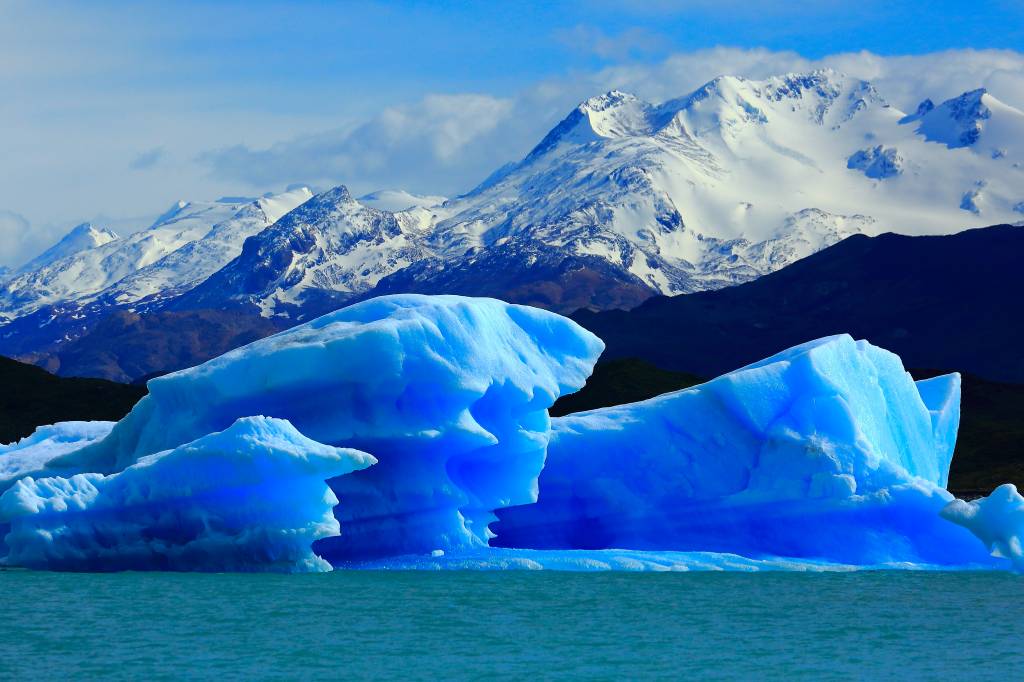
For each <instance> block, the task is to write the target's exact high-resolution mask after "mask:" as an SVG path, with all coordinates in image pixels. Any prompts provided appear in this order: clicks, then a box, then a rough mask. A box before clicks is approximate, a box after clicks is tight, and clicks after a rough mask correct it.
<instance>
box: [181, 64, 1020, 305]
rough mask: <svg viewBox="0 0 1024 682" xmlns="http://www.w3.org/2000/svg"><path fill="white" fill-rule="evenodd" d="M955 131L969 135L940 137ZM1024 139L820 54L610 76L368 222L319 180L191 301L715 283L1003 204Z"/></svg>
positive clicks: (541, 297)
mask: <svg viewBox="0 0 1024 682" xmlns="http://www.w3.org/2000/svg"><path fill="white" fill-rule="evenodd" d="M979 92H980V91H979ZM972 103H974V104H976V105H977V106H975V105H974V104H972ZM944 126H945V127H944ZM966 130H975V131H976V134H971V135H967V134H966V133H962V132H957V133H956V139H957V140H960V142H955V143H954V141H953V140H952V138H950V136H951V135H953V133H951V132H949V131H954V132H956V131H966ZM1022 136H1024V114H1022V113H1021V112H1019V111H1017V110H1015V109H1013V108H1011V107H1008V106H1006V105H1003V104H1001V103H999V102H998V101H997V100H996V99H995V98H994V97H992V96H991V95H989V94H987V93H985V94H982V95H978V93H977V92H975V93H967V94H965V95H962V96H961V97H959V98H955V99H953V100H949V101H948V102H945V103H943V104H942V105H940V106H938V107H935V106H931V107H930V108H928V107H925V106H924V105H922V107H921V108H919V110H918V112H917V113H915V114H912V115H907V114H904V113H903V112H901V111H898V110H897V109H895V108H894V107H892V106H890V105H889V104H888V103H886V102H885V100H884V99H883V98H882V96H881V95H880V94H879V93H878V92H877V91H876V90H875V89H874V88H873V87H872V86H871V85H870V84H869V83H867V82H865V81H861V80H858V79H854V78H850V77H847V76H843V75H841V74H838V73H835V72H832V71H817V72H813V73H811V74H804V75H788V76H782V77H778V78H771V79H768V80H765V81H750V80H745V79H742V78H732V77H722V78H718V79H715V80H714V81H711V82H710V83H708V84H706V85H705V86H703V87H702V88H700V89H698V90H697V91H695V92H693V93H690V94H689V95H686V96H684V97H681V98H679V99H676V100H672V101H669V102H666V103H663V104H660V105H654V104H651V103H648V102H644V101H642V100H640V99H639V98H637V97H635V96H632V95H629V94H627V93H622V92H618V91H612V92H609V93H607V94H605V95H601V96H599V97H595V98H592V99H590V100H587V101H586V102H584V103H582V104H581V105H580V106H579V107H577V108H576V109H575V110H573V111H572V112H571V113H570V114H569V115H568V116H567V117H566V118H565V119H564V120H563V121H562V122H561V123H559V124H558V125H557V126H556V127H555V128H554V129H552V130H551V132H550V133H549V134H548V135H547V136H546V137H545V138H544V139H543V140H542V141H541V142H540V143H539V144H538V145H537V146H536V147H535V148H534V149H533V150H532V151H531V152H530V153H529V154H528V155H527V156H526V157H525V158H524V159H523V160H521V161H520V162H518V163H515V164H511V165H508V166H506V167H503V168H502V169H500V170H499V171H497V172H496V173H495V174H493V175H492V176H491V177H490V178H488V179H487V180H486V181H485V182H483V183H482V184H481V185H479V186H478V187H477V188H475V189H474V190H472V191H471V192H469V193H467V194H465V195H462V196H459V197H455V198H453V199H450V200H447V201H445V202H443V203H439V204H435V205H431V206H426V207H425V206H424V205H419V206H413V207H411V208H409V209H407V210H404V211H399V212H397V213H395V214H394V215H395V222H394V223H389V225H390V226H391V227H389V228H387V229H385V230H384V231H383V232H381V231H380V230H381V229H382V228H379V227H375V228H370V229H369V231H367V227H366V225H369V224H374V225H377V224H379V225H383V222H381V221H383V220H384V219H383V218H380V217H376V218H373V217H371V216H374V215H376V214H373V213H372V210H373V209H372V203H373V202H371V201H370V200H369V199H366V198H364V199H362V200H360V201H358V202H356V201H354V200H353V199H352V197H351V196H350V195H349V194H348V192H347V191H345V190H344V188H336V189H335V190H332V191H331V192H329V193H325V194H324V195H321V196H320V197H319V198H318V203H317V206H318V207H319V208H318V211H320V212H321V213H322V214H323V215H324V216H326V217H325V219H324V220H322V221H319V222H318V221H317V220H316V219H313V220H311V219H309V218H308V217H303V218H301V220H302V221H303V225H304V226H305V227H304V230H305V233H304V237H301V238H299V237H287V238H286V237H284V236H283V233H284V232H288V231H294V229H295V226H294V225H292V226H287V227H281V228H280V229H277V227H276V226H275V229H272V230H269V231H267V232H266V233H263V234H261V235H258V236H257V237H256V240H257V241H260V242H262V243H261V244H259V245H255V244H254V245H253V247H252V250H251V253H250V254H248V255H247V256H246V257H245V259H243V260H245V262H244V263H243V262H239V263H235V264H232V265H231V266H230V269H231V270H232V271H233V272H232V274H231V276H230V278H229V277H218V278H217V279H216V280H215V282H216V283H214V281H211V282H210V283H208V285H207V287H208V288H209V289H210V290H211V291H213V292H214V293H215V296H214V298H213V299H210V298H208V297H204V298H203V300H204V301H208V302H211V304H213V305H217V306H219V307H223V305H224V302H223V301H221V300H218V299H233V300H235V301H244V302H245V303H246V304H253V305H255V306H256V307H258V308H259V309H260V310H261V311H263V313H264V314H271V315H277V314H281V315H287V316H292V317H294V316H295V315H296V314H298V313H297V312H296V310H297V308H302V307H303V306H304V305H307V306H309V311H308V312H307V315H308V314H310V313H312V312H318V311H322V310H324V309H326V308H329V307H331V306H337V305H340V304H342V303H344V302H348V301H353V300H357V299H358V298H360V297H364V296H367V295H375V294H380V293H389V292H395V291H421V292H445V291H451V292H458V293H478V294H487V295H494V296H499V297H502V298H507V299H509V300H515V301H520V302H528V303H532V304H535V305H541V306H543V307H548V308H552V309H555V310H558V311H561V312H569V311H571V310H573V309H574V308H576V307H589V308H596V309H601V308H608V307H615V306H630V305H635V304H637V303H639V302H640V301H642V300H644V299H645V298H647V297H649V296H651V295H653V294H657V293H661V294H677V293H687V292H694V291H702V290H707V289H716V288H721V287H723V286H729V285H731V284H736V283H740V282H745V281H749V280H752V279H755V278H757V277H760V276H762V275H764V274H766V273H769V272H773V271H775V270H778V269H779V268H781V267H784V266H785V265H788V264H790V263H793V262H795V261H797V260H799V259H801V258H804V257H806V256H808V255H810V254H812V253H814V252H816V251H818V250H820V249H821V248H824V247H826V246H829V245H831V244H835V243H837V242H839V241H840V240H842V239H843V238H845V237H847V236H850V235H854V234H872V235H873V234H879V233H881V232H885V231H890V230H894V231H901V232H907V231H910V232H915V233H923V234H933V233H948V232H952V231H955V230H958V229H962V228H963V227H965V226H971V225H978V224H983V223H981V222H979V221H981V220H983V219H985V218H988V217H995V218H996V219H997V220H1005V221H1007V222H1009V221H1011V220H1012V219H1014V217H1015V216H1016V217H1018V218H1019V216H1020V214H1019V213H1016V212H1015V210H1014V207H1015V206H1017V205H1018V203H1020V202H1021V201H1024V195H1022V194H1021V192H1022V190H1021V187H1024V170H1022V169H1021V160H1022V159H1024V146H1022V144H1021V142H1020V140H1021V139H1024V137H1022ZM961 138H962V140H961ZM937 141H939V142H941V143H940V144H936V142H937ZM995 150H998V153H996V151H995ZM409 198H411V195H410V197H409ZM409 198H402V199H401V200H399V201H397V202H396V203H395V205H398V204H405V203H408V202H409ZM332 201H335V202H337V206H336V207H334V208H331V207H329V206H328V204H329V203H330V202H332ZM297 220H298V219H297ZM314 235H315V238H314ZM335 235H337V236H335ZM354 235H355V236H354ZM335 239H340V242H339V244H337V245H334V246H332V245H331V243H332V240H335ZM396 239H397V240H399V241H398V242H394V243H392V242H393V240H396ZM289 240H291V241H289ZM295 240H297V241H295ZM308 240H313V241H308ZM353 240H354V241H353ZM307 241H308V243H307ZM314 242H316V244H317V245H316V246H315V247H314V246H313V243H314ZM371 242H372V243H371ZM357 243H358V244H359V246H358V247H356V246H355V245H356V244H357ZM297 244H299V245H300V248H292V247H293V246H295V245H297ZM310 249H312V251H310ZM275 253H276V254H278V255H277V256H275V255H274V254H275ZM291 253H295V254H299V253H303V254H305V255H303V256H301V257H298V256H296V257H294V258H293V257H292V256H291V255H290V254H291ZM357 254H358V255H357ZM403 259H405V260H403ZM251 269H256V270H258V271H259V272H260V276H259V279H260V280H261V281H260V283H259V284H258V285H257V284H254V280H253V279H252V278H251V277H250V276H249V272H248V271H249V270H251ZM239 287H242V288H239ZM189 298H191V296H190V297H189ZM189 305H191V306H193V307H194V306H195V305H196V304H195V302H191V303H189ZM296 319H298V318H296Z"/></svg>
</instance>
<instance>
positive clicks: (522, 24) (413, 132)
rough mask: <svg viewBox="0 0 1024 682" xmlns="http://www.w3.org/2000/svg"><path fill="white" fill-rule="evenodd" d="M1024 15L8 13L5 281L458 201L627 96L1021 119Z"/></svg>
mask: <svg viewBox="0 0 1024 682" xmlns="http://www.w3.org/2000/svg"><path fill="white" fill-rule="evenodd" d="M1022 50H1024V3H1022V2H1020V1H1019V0H974V1H962V2H952V1H948V0H939V1H935V2H928V3H922V2H904V1H903V0H890V1H888V2H882V1H879V0H857V2H850V1H847V2H838V1H833V0H818V1H817V2H805V1H803V0H790V1H789V2H764V1H761V0H751V1H748V2H738V1H736V0H693V1H691V2H685V1H684V2H670V1H668V0H648V1H642V0H633V1H628V0H624V1H618V2H616V1H612V0H589V1H586V2H583V1H580V2H568V1H567V2H526V1H523V2H469V1H468V0H467V1H463V2H454V1H449V2H446V1H436V2H415V1H409V2H391V3H372V2H359V1H357V0H353V1H351V2H302V1H298V0H293V1H292V2H287V3H284V2H263V1H260V0H250V1H249V2H209V1H208V2H189V1H187V0H183V1H178V2H165V3H161V2H152V3H146V4H143V3H136V4H132V3H127V2H104V1H103V0H93V1H92V2H89V3H82V2H67V3H64V2H50V1H47V0H36V1H26V2H22V1H21V0H2V1H0V93H2V96H0V265H15V264H18V263H20V262H23V261H24V260H27V259H28V258H30V257H32V256H33V255H35V254H37V253H38V252H40V251H42V250H43V249H44V248H46V247H47V246H48V245H49V244H51V243H52V242H53V241H55V240H56V239H58V238H59V237H60V236H61V235H62V234H64V233H65V232H66V231H67V230H69V229H70V228H71V227H72V226H74V225H75V224H77V223H79V222H82V221H85V220H90V221H93V222H96V223H98V224H101V225H103V226H107V227H110V228H112V229H114V230H117V231H121V232H130V231H133V230H136V229H141V228H143V227H145V226H146V225H148V224H149V222H151V221H152V219H153V218H154V217H155V216H157V215H159V214H160V213H162V212H164V211H165V210H166V209H167V208H168V207H169V206H170V205H171V204H172V203H173V202H175V201H177V200H179V199H192V200H209V199H215V198H217V197H219V196H224V195H235V196H237V195H250V196H255V195H258V194H261V193H263V192H267V191H281V190H283V189H285V188H286V187H288V186H290V185H293V184H309V185H312V186H313V187H314V188H317V189H326V188H328V187H330V186H333V185H336V184H346V185H347V186H349V187H350V189H352V191H353V192H354V193H356V194H357V195H358V194H361V193H365V192H369V191H373V190H376V189H382V188H403V189H407V190H410V191H414V192H420V193H428V194H443V195H448V196H451V195H454V194H458V193H460V192H464V191H467V190H469V189H471V188H472V187H473V186H474V185H475V184H476V183H478V182H479V181H481V180H482V179H483V178H484V177H486V176H487V175H488V174H489V173H490V172H491V171H493V170H494V169H496V168H497V167H499V166H501V165H502V164H504V163H506V162H509V161H513V160H515V159H517V158H520V157H522V156H523V155H524V154H525V153H526V152H528V151H529V149H530V148H531V147H532V146H533V145H534V144H536V143H537V142H538V141H539V140H540V139H541V137H543V135H544V133H545V132H546V131H547V130H548V129H550V128H551V127H552V126H553V125H554V124H556V123H557V122H558V121H559V120H560V119H561V118H563V117H564V116H565V115H566V114H567V113H568V112H569V111H570V110H571V109H572V108H573V107H574V106H575V105H576V104H577V103H578V102H580V101H582V100H584V99H586V98H587V97H590V96H592V95H596V94H599V93H601V92H604V91H607V90H609V89H612V88H618V89H622V90H627V91H630V92H634V93H635V94H637V95H639V96H641V97H645V98H647V99H650V100H652V101H661V100H665V99H669V98H672V97H676V96H679V95H681V94H684V93H686V92H689V91H690V90H693V89H695V88H696V87H699V86H700V85H701V84H702V83H704V82H706V81H707V80H710V79H711V78H713V77H715V76H717V75H721V74H730V75H739V76H746V77H753V78H757V77H767V76H770V75H775V74H779V73H785V72H790V71H804V70H810V69H813V68H819V67H824V66H828V67H832V68H836V69H838V70H841V71H844V72H847V73H850V74H851V75H854V76H858V77H861V78H866V79H868V80H871V81H872V82H873V83H874V84H875V85H876V87H877V88H878V89H879V91H880V92H881V94H882V95H883V96H884V97H886V98H887V99H889V101H890V102H891V103H892V104H894V105H895V106H897V107H900V108H903V109H911V110H912V109H913V108H914V107H915V106H916V104H917V103H918V102H919V101H920V100H921V99H923V98H925V97H931V98H932V99H935V100H936V101H938V100H941V99H945V98H948V97H951V96H955V95H957V94H959V93H960V92H963V91H965V90H969V89H974V88H976V87H986V88H988V89H989V91H990V92H991V93H992V94H993V95H995V96H996V97H998V98H999V99H1002V100H1003V101H1005V102H1007V103H1008V104H1011V105H1013V106H1016V107H1018V108H1024V52H1022Z"/></svg>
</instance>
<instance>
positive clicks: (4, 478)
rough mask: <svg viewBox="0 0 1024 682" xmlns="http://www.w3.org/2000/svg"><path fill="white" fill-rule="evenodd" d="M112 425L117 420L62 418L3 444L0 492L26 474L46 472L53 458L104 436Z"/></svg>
mask: <svg viewBox="0 0 1024 682" xmlns="http://www.w3.org/2000/svg"><path fill="white" fill-rule="evenodd" d="M112 428H114V422H99V421H97V422H61V423H59V424H52V425H50V426H40V427H39V428H38V429H36V430H35V432H34V433H33V434H32V435H31V436H28V437H27V438H22V439H21V440H19V441H18V442H17V443H12V444H10V445H0V492H3V491H4V490H7V488H9V487H10V486H11V484H12V483H14V482H15V481H17V480H18V479H19V478H22V477H24V476H39V475H45V474H46V473H47V472H48V471H49V469H48V465H49V463H50V462H51V461H52V460H54V459H57V458H59V457H60V456H61V455H66V454H67V453H69V452H73V451H75V450H80V449H81V448H82V447H83V446H85V445H88V444H90V443H94V442H97V441H100V440H102V439H103V438H105V437H106V436H107V434H109V433H110V430H111V429H112ZM72 473H78V472H77V471H75V472H72Z"/></svg>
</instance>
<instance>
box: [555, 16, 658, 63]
mask: <svg viewBox="0 0 1024 682" xmlns="http://www.w3.org/2000/svg"><path fill="white" fill-rule="evenodd" d="M555 38H556V39H557V40H559V41H561V42H562V43H563V44H564V45H566V46H567V47H569V48H570V49H573V50H577V51H579V52H584V53H588V54H594V55H597V56H598V57H602V58H604V59H619V60H621V59H628V58H629V57H633V56H636V55H645V54H656V53H659V52H662V51H663V50H664V48H665V47H666V45H667V44H668V41H667V40H666V38H665V36H663V35H661V34H658V33H653V32H651V31H649V30H647V29H644V28H639V27H633V28H627V29H625V30H624V31H621V32H619V33H617V34H615V35H609V34H608V33H605V32H604V31H602V30H601V29H600V28H598V27H596V26H586V25H584V24H579V25H577V26H574V27H572V28H570V29H565V30H560V31H556V32H555Z"/></svg>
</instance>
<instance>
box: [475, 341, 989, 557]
mask: <svg viewBox="0 0 1024 682" xmlns="http://www.w3.org/2000/svg"><path fill="white" fill-rule="evenodd" d="M959 399H960V383H959V376H958V375H955V374H954V375H948V376H945V377H937V378H935V379H931V380H928V381H924V382H919V383H915V382H914V381H913V379H912V378H911V377H910V375H909V374H908V373H907V372H906V371H905V370H904V368H903V366H902V363H901V362H900V360H899V358H898V357H897V356H896V355H894V354H892V353H889V352H888V351H885V350H882V349H880V348H876V347H874V346H872V345H870V344H868V343H867V342H864V341H854V340H853V339H852V338H851V337H849V336H848V335H840V336H834V337H829V338H824V339H819V340H817V341H812V342H810V343H806V344H803V345H801V346H797V347H795V348H791V349H789V350H787V351H784V352H782V353H779V354H778V355H775V356H773V357H771V358H768V359H766V360H763V361H761V362H758V363H755V364H752V365H749V366H747V367H744V368H742V369H739V370H736V371H734V372H731V373H729V374H726V375H724V376H722V377H719V378H717V379H715V380H713V381H710V382H708V383H706V384H703V385H701V386H697V387H693V388H690V389H686V390H683V391H678V392H675V393H670V394H666V395H663V396H659V397H657V398H653V399H650V400H647V401H643V402H639V403H634V404H630V405H622V406H617V407H611V408H605V409H599V410H594V411H590V412H584V413H580V414H575V415H569V416H567V417H563V418H560V419H555V420H553V434H552V438H551V442H550V445H549V448H548V459H547V463H546V465H545V467H544V470H543V472H542V473H541V476H540V479H539V486H540V490H539V497H538V500H537V502H536V503H532V504H528V505H520V506H515V507H511V508H508V509H503V510H498V511H497V515H498V517H499V520H498V521H497V522H496V523H494V524H492V530H493V531H494V532H495V533H496V538H495V539H494V540H493V541H492V542H491V544H492V545H496V546H501V547H508V548H531V549H559V550H565V549H605V548H609V549H610V548H617V549H621V548H629V549H646V550H675V551H703V552H730V553H735V554H740V555H743V556H747V557H766V556H785V557H800V558H818V559H825V560H829V561H834V562H841V563H847V564H853V565H877V564H891V563H894V562H911V563H921V564H938V565H960V564H968V563H971V564H981V565H984V564H987V563H991V561H990V560H988V558H987V557H986V556H985V553H984V552H983V551H981V550H983V547H981V546H980V545H979V543H978V542H977V540H976V539H974V538H973V537H972V536H971V535H970V533H966V532H964V531H963V529H961V528H958V527H957V526H955V525H954V524H951V523H949V522H948V521H946V520H944V519H943V518H941V517H940V516H939V512H940V510H941V509H943V508H944V507H945V506H946V504H947V503H948V502H950V501H951V500H952V499H953V498H952V496H951V495H950V494H949V493H948V492H947V491H945V490H944V489H943V486H944V485H945V484H946V481H947V477H948V472H949V464H950V460H951V458H952V454H953V447H954V445H955V440H956V431H957V425H958V422H959Z"/></svg>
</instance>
